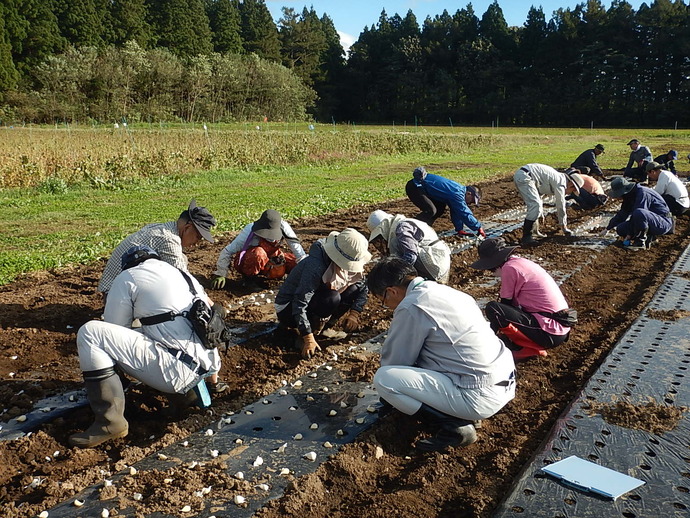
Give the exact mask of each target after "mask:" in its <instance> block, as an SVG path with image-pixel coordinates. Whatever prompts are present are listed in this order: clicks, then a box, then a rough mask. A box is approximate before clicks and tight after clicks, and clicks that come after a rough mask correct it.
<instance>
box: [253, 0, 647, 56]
mask: <svg viewBox="0 0 690 518" xmlns="http://www.w3.org/2000/svg"><path fill="white" fill-rule="evenodd" d="M492 2H493V0H472V1H470V0H467V1H465V0H460V1H455V2H452V1H449V0H311V1H300V2H289V1H286V0H266V5H267V7H268V9H269V10H270V11H271V14H272V15H273V18H274V19H275V20H276V22H277V21H278V19H279V18H280V17H281V16H282V8H283V7H292V8H293V9H295V10H296V11H297V12H301V11H302V9H303V8H304V7H305V6H307V7H313V8H314V10H315V11H316V13H317V14H318V15H319V16H322V15H323V14H324V13H325V14H327V15H328V16H329V17H330V18H331V19H332V20H333V22H334V23H335V28H336V30H337V31H338V34H340V41H341V43H342V44H343V47H344V48H345V49H346V50H347V49H348V48H349V47H350V45H352V43H354V42H355V41H356V40H357V38H358V37H359V34H360V33H361V32H362V30H363V29H364V27H365V26H368V27H371V25H372V24H375V23H376V22H378V19H379V15H380V14H381V11H382V10H383V9H385V10H386V14H388V16H393V15H394V14H395V13H398V14H399V15H400V16H405V14H407V11H408V10H410V9H412V12H413V13H414V14H415V16H416V17H417V22H418V23H419V25H420V26H421V25H422V23H423V22H424V19H425V18H426V17H427V16H431V17H432V18H433V17H434V16H436V15H437V14H441V13H442V12H443V10H444V9H447V10H448V12H449V13H450V14H454V13H455V11H457V10H458V9H462V8H464V7H466V6H467V4H469V3H471V4H472V7H473V8H474V12H475V14H476V15H477V16H478V17H479V18H481V17H482V15H483V14H484V13H485V12H486V9H487V8H488V7H489V5H490V4H491V3H492ZM580 3H586V0H580V1H578V0H541V1H540V0H534V1H530V0H498V5H500V6H501V9H502V10H503V16H505V19H506V22H508V25H517V26H522V24H523V23H525V20H527V13H528V11H529V9H530V7H532V6H533V5H535V6H537V7H538V6H540V5H541V6H542V8H543V9H544V14H545V15H546V20H547V21H548V20H549V19H550V18H551V15H552V14H553V12H554V11H556V10H557V9H559V8H561V7H562V8H566V7H570V8H573V7H575V6H576V5H577V4H580ZM628 3H630V4H631V5H632V6H633V8H634V9H638V8H639V7H640V4H642V1H640V0H628ZM649 3H651V0H650V1H649ZM602 4H603V5H604V7H605V8H606V9H608V8H609V7H610V6H611V0H602Z"/></svg>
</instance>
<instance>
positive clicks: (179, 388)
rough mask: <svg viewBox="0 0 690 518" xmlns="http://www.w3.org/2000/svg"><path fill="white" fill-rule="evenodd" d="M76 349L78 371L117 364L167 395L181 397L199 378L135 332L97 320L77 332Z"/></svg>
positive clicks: (166, 352) (160, 346)
mask: <svg viewBox="0 0 690 518" xmlns="http://www.w3.org/2000/svg"><path fill="white" fill-rule="evenodd" d="M77 349H78V351H79V366H80V367H81V370H82V371H85V372H88V371H95V370H100V369H105V368H107V367H113V366H114V365H115V364H117V365H118V366H119V367H121V368H122V370H124V371H125V372H126V373H127V374H128V375H130V376H132V377H133V378H136V379H138V380H139V381H141V382H142V383H145V384H146V385H148V386H149V387H152V388H154V389H156V390H159V391H161V392H166V393H168V394H173V393H178V394H184V393H185V392H187V391H188V390H190V389H191V388H192V387H195V386H196V385H197V384H198V383H199V381H200V380H201V378H202V377H203V376H200V375H198V374H196V373H194V372H193V371H192V369H191V368H190V367H189V366H187V365H186V364H185V363H183V362H181V361H180V360H178V359H177V358H175V357H174V356H173V355H172V354H170V353H169V352H168V351H167V350H166V349H165V347H164V346H163V345H161V344H159V343H156V342H155V341H154V340H152V339H150V338H149V337H147V336H146V335H144V334H142V333H140V332H139V331H135V330H133V329H128V328H126V327H122V326H118V325H116V324H109V323H107V322H101V321H99V320H92V321H91V322H87V323H86V324H84V325H83V326H82V327H81V329H79V332H78V333H77ZM206 375H208V374H206Z"/></svg>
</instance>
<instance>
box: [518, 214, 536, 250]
mask: <svg viewBox="0 0 690 518" xmlns="http://www.w3.org/2000/svg"><path fill="white" fill-rule="evenodd" d="M533 228H534V220H531V219H526V220H525V223H524V224H523V225H522V241H521V244H522V245H525V246H531V245H536V244H538V243H539V241H537V240H536V239H534V237H532V229H533Z"/></svg>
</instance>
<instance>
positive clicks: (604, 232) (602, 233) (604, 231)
mask: <svg viewBox="0 0 690 518" xmlns="http://www.w3.org/2000/svg"><path fill="white" fill-rule="evenodd" d="M608 233H609V229H608V228H605V229H604V230H602V231H601V232H599V235H600V236H601V237H604V236H605V235H606V234H608Z"/></svg>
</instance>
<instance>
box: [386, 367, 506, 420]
mask: <svg viewBox="0 0 690 518" xmlns="http://www.w3.org/2000/svg"><path fill="white" fill-rule="evenodd" d="M374 385H375V386H376V390H378V392H379V395H380V396H381V397H382V398H383V399H385V400H386V401H388V402H389V403H390V404H391V405H393V406H394V407H395V408H397V409H398V410H400V411H401V412H403V413H404V414H407V415H412V414H414V413H416V412H417V411H418V410H419V408H420V407H421V406H422V403H425V404H427V405H428V406H430V407H432V408H435V409H436V410H438V411H440V412H443V413H444V414H448V415H452V416H455V417H459V418H461V419H467V420H470V421H474V420H477V419H486V418H487V417H491V416H492V415H494V414H495V413H496V412H498V411H499V410H500V409H501V408H503V407H504V406H505V405H506V403H508V402H509V401H510V400H511V399H513V398H514V397H515V381H514V380H513V381H512V382H511V383H510V384H509V385H508V386H507V387H503V386H499V385H494V386H492V387H486V388H477V389H469V388H459V387H456V386H455V385H454V384H453V382H452V381H451V379H450V378H449V377H448V376H446V375H445V374H441V373H440V372H436V371H431V370H425V369H419V368H417V367H407V366H403V365H387V366H385V367H381V368H379V369H378V370H377V371H376V374H375V375H374Z"/></svg>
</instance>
